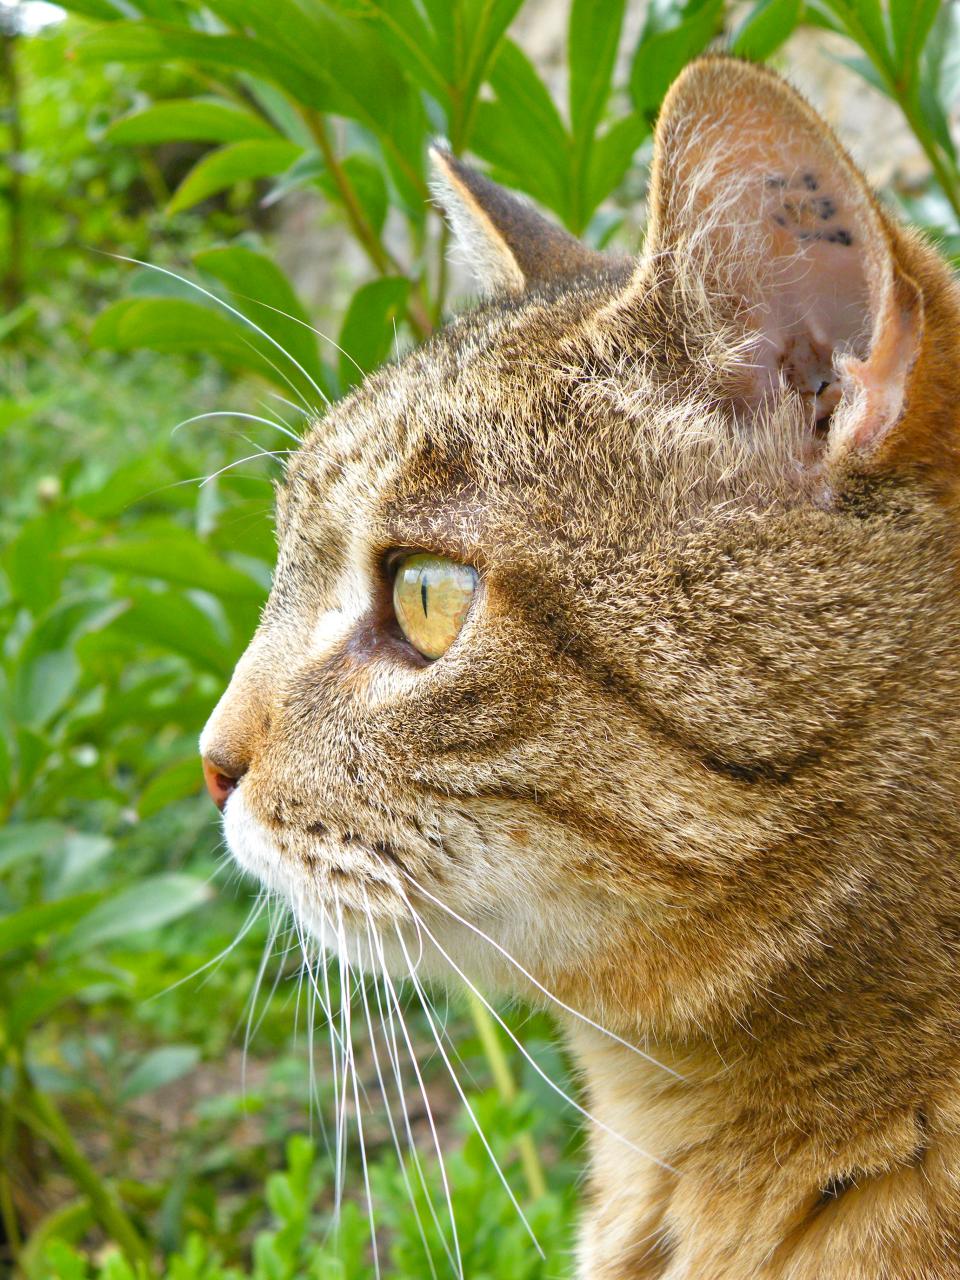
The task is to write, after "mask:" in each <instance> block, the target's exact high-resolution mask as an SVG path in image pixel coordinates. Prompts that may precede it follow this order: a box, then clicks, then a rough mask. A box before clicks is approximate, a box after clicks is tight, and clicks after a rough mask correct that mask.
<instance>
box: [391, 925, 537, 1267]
mask: <svg viewBox="0 0 960 1280" xmlns="http://www.w3.org/2000/svg"><path fill="white" fill-rule="evenodd" d="M414 919H415V920H416V918H414ZM395 929H396V933H397V940H398V942H399V943H400V947H401V949H402V950H403V955H404V959H405V960H406V961H407V965H408V967H409V968H410V981H411V982H412V983H413V985H414V988H415V990H416V992H417V995H418V996H419V997H420V1004H421V1005H422V1007H423V1012H424V1016H425V1017H426V1019H427V1025H428V1026H429V1027H430V1030H431V1032H432V1033H433V1038H434V1040H436V1042H437V1048H438V1049H439V1051H440V1057H441V1058H442V1059H443V1063H444V1066H445V1067H446V1068H447V1071H448V1073H449V1075H450V1079H451V1080H452V1081H453V1087H454V1088H455V1089H456V1091H457V1095H458V1097H459V1098H460V1101H461V1102H462V1103H463V1106H464V1108H465V1110H466V1112H467V1115H468V1116H469V1117H470V1123H471V1124H472V1125H473V1127H474V1129H475V1130H476V1132H477V1136H478V1137H479V1139H480V1141H481V1142H482V1143H483V1149H484V1150H485V1151H486V1153H487V1155H488V1156H489V1158H490V1161H491V1163H492V1165H493V1167H494V1169H495V1171H496V1174H497V1177H498V1178H499V1179H500V1182H501V1183H502V1184H503V1189H504V1191H506V1193H507V1195H508V1196H509V1197H510V1203H511V1204H512V1205H513V1207H514V1209H515V1210H516V1212H517V1215H518V1217H519V1218H520V1221H521V1222H522V1223H523V1225H524V1228H525V1229H526V1232H527V1235H528V1236H529V1237H530V1239H531V1240H532V1241H533V1246H534V1248H535V1249H536V1251H537V1253H539V1255H540V1257H541V1258H543V1260H544V1261H546V1256H547V1255H546V1254H545V1253H544V1252H543V1249H542V1248H541V1246H540V1241H539V1240H538V1239H537V1237H536V1235H535V1234H534V1230H533V1227H531V1225H530V1223H529V1222H528V1221H527V1215H526V1214H525V1213H524V1212H523V1210H522V1209H521V1208H520V1202H519V1200H518V1199H517V1197H516V1196H515V1195H514V1194H513V1188H512V1187H511V1186H510V1181H509V1179H508V1178H507V1175H506V1174H505V1173H504V1172H503V1170H502V1169H501V1167H500V1162H499V1160H498V1159H497V1157H496V1156H495V1155H494V1153H493V1148H492V1147H491V1146H490V1143H489V1141H488V1140H487V1135H486V1134H485V1133H484V1132H483V1126H482V1125H481V1124H480V1121H479V1120H478V1119H477V1115H476V1112H475V1111H474V1109H473V1107H472V1106H471V1105H470V1100H469V1099H468V1097H467V1095H466V1094H465V1093H464V1091H463V1087H462V1085H461V1084H460V1081H459V1080H458V1078H457V1073H456V1071H454V1069H453V1063H452V1062H451V1061H450V1059H449V1058H448V1057H447V1051H446V1050H445V1049H444V1047H443V1040H442V1038H441V1036H440V1033H439V1031H438V1030H437V1028H436V1025H435V1023H434V1021H433V1018H432V1017H431V1015H430V1010H429V1009H428V1007H427V1001H426V999H425V997H424V994H423V988H422V987H421V985H420V980H419V978H417V976H416V974H415V973H414V971H413V967H412V965H411V964H410V955H409V952H408V951H407V944H406V942H405V941H404V938H403V933H402V931H401V929H400V926H399V925H395Z"/></svg>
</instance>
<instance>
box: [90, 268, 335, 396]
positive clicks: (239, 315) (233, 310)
mask: <svg viewBox="0 0 960 1280" xmlns="http://www.w3.org/2000/svg"><path fill="white" fill-rule="evenodd" d="M109 256H110V257H112V258H117V259H118V260H119V261H120V262H130V263H132V264H133V265H134V266H138V267H145V268H146V269H147V270H149V271H159V272H160V274H161V275H164V276H168V277H169V278H170V279H171V280H179V282H180V283H181V284H185V285H186V286H187V287H188V288H190V289H195V290H196V291H197V293H201V294H203V296H204V297H205V298H209V299H210V301H211V302H215V303H216V304H217V306H220V307H223V309H224V310H225V311H229V312H230V314H231V315H232V316H235V317H236V319H237V320H239V321H240V322H241V323H242V324H245V325H248V326H249V327H250V328H251V329H253V330H254V332H255V333H259V335H260V337H261V338H265V339H266V340H267V342H269V343H270V345H271V346H272V347H275V348H276V349H277V351H279V352H280V354H281V355H282V356H285V357H286V359H287V360H289V361H290V363H291V364H292V365H293V366H294V368H295V369H297V370H299V372H300V373H302V374H303V376H304V377H305V378H306V380H307V382H309V384H310V386H311V387H313V389H314V391H316V393H317V395H318V396H319V397H320V399H321V400H323V402H324V403H325V404H329V403H330V401H329V400H328V399H327V396H326V394H325V392H324V390H323V388H322V387H321V386H318V385H317V383H316V382H315V381H314V379H313V378H311V376H310V374H309V373H307V371H306V369H304V367H303V365H302V364H300V362H299V361H298V360H295V359H294V357H293V356H292V355H291V354H290V352H289V351H286V350H285V349H284V348H283V346H282V345H281V344H280V343H279V342H278V341H277V340H276V338H274V337H273V336H272V335H271V334H269V333H267V331H266V329H261V328H260V326H259V325H258V324H257V323H256V322H255V321H253V320H251V319H250V317H249V316H248V315H244V313H243V312H242V311H240V310H239V308H237V307H231V305H230V303H229V302H225V301H224V300H223V298H221V297H218V296H217V294H215V293H213V292H212V291H211V290H210V289H205V288H204V287H203V285H200V284H197V282H196V281H195V280H190V279H188V278H187V277H186V276H181V275H179V274H178V273H177V272H176V271H170V270H169V269H168V268H167V267H160V266H158V265H157V264H156V263H155V262H141V261H140V259H139V258H128V257H127V256H126V254H122V253H113V254H110V255H109ZM278 372H279V370H278ZM294 389H296V388H294Z"/></svg>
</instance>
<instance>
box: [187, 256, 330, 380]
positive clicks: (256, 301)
mask: <svg viewBox="0 0 960 1280" xmlns="http://www.w3.org/2000/svg"><path fill="white" fill-rule="evenodd" d="M194 262H195V263H196V264H197V266H198V267H199V268H200V270H201V271H204V272H206V273H207V274H208V275H212V276H214V277H215V278H216V279H218V280H220V281H222V282H223V283H224V284H225V285H226V286H227V287H228V288H229V289H230V290H231V291H232V292H233V298H232V301H233V303H234V304H235V306H236V307H237V308H238V309H239V310H240V311H242V312H243V313H244V315H247V316H249V317H250V319H251V320H252V321H253V322H254V324H256V325H258V326H259V327H260V328H261V329H263V330H265V331H266V332H267V333H268V334H269V335H270V337H271V338H273V339H274V341H275V342H276V343H277V344H278V346H279V347H280V350H281V351H284V352H286V354H287V355H288V356H289V357H290V358H291V360H293V361H295V362H296V363H297V364H299V365H300V367H301V369H303V370H304V371H305V373H306V375H307V377H308V379H312V380H313V381H314V382H316V383H318V384H319V386H320V387H321V388H323V387H324V383H325V372H324V368H323V365H322V363H321V361H320V358H319V356H318V354H317V337H316V332H315V330H314V328H313V326H312V325H311V323H310V317H309V316H308V314H307V311H306V308H305V307H304V306H303V304H302V303H301V302H300V299H299V298H298V297H297V295H296V293H295V292H294V289H293V286H292V285H291V283H290V281H289V280H288V279H287V277H286V276H285V275H284V274H283V272H282V271H281V270H280V268H279V267H278V266H277V265H276V263H275V262H274V261H273V260H272V259H271V258H268V257H266V256H265V255H264V254H262V253H256V252H254V250H253V249H247V248H244V247H243V246H240V245H234V246H232V247H231V248H228V249H207V250H205V251H203V252H202V253H198V254H195V255H194Z"/></svg>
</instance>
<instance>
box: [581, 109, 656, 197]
mask: <svg viewBox="0 0 960 1280" xmlns="http://www.w3.org/2000/svg"><path fill="white" fill-rule="evenodd" d="M649 136H650V126H649V124H648V123H647V120H646V118H645V117H644V116H642V115H641V114H640V113H639V112H634V113H633V114H632V115H629V116H625V117H624V118H623V119H622V120H618V121H617V122H616V124H613V125H611V126H610V128H609V129H608V130H607V131H606V133H604V134H603V135H602V136H601V137H599V138H597V139H596V141H595V142H594V145H593V150H592V152H591V155H590V173H589V185H588V192H589V199H588V206H589V212H592V211H593V210H594V209H596V207H597V205H599V204H601V203H602V201H604V200H605V199H606V198H607V196H608V195H609V194H610V192H611V191H613V190H615V189H616V188H617V187H618V186H619V185H620V183H621V182H622V181H623V179H624V177H625V176H626V174H627V171H628V170H629V169H630V166H631V164H632V163H633V157H634V156H635V155H636V153H637V150H638V148H639V147H641V146H642V145H643V143H644V142H645V141H646V139H647V138H648V137H649Z"/></svg>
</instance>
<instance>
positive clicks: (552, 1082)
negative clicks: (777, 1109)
mask: <svg viewBox="0 0 960 1280" xmlns="http://www.w3.org/2000/svg"><path fill="white" fill-rule="evenodd" d="M407 907H408V909H409V911H410V914H411V916H412V917H413V919H414V921H415V923H417V925H418V927H420V928H422V929H423V931H424V933H425V934H426V935H427V937H428V938H429V939H430V941H431V942H432V943H433V945H434V946H435V947H436V949H437V951H439V953H440V955H442V956H443V958H444V959H445V960H446V962H447V964H449V965H450V967H451V969H453V971H454V973H456V974H457V975H458V977H459V978H460V979H461V981H463V982H465V983H466V984H467V986H468V987H469V988H470V990H471V991H472V992H473V993H474V995H475V996H476V997H477V999H478V1000H479V1001H480V1002H481V1003H482V1004H484V1005H486V1007H487V1009H488V1010H489V1012H490V1013H491V1015H492V1016H493V1017H494V1018H495V1019H496V1021H497V1022H498V1023H499V1024H500V1026H501V1027H502V1028H503V1029H504V1031H505V1032H506V1033H507V1035H508V1036H509V1037H510V1039H511V1040H512V1041H513V1043H514V1044H515V1045H516V1046H517V1048H518V1049H519V1050H520V1052H521V1053H522V1054H523V1056H524V1058H525V1059H526V1060H527V1062H529V1063H530V1065H531V1067H533V1069H534V1071H536V1073H537V1075H538V1076H539V1077H540V1079H541V1080H543V1082H544V1083H545V1084H547V1085H549V1087H550V1088H551V1089H552V1090H553V1092H554V1093H556V1094H557V1095H558V1096H559V1097H561V1098H562V1099H563V1100H564V1101H565V1102H566V1103H567V1104H568V1105H569V1106H571V1107H573V1109H574V1110H575V1111H578V1112H579V1113H580V1115H582V1116H583V1117H584V1119H586V1120H589V1121H590V1123H591V1124H595V1125H596V1126H597V1128H598V1129H602V1130H603V1131H604V1133H608V1134H609V1135H610V1136H611V1137H612V1138H616V1140H617V1141H618V1142H622V1143H623V1145H624V1146H625V1147H629V1148H630V1149H631V1151H636V1153H637V1154H638V1155H641V1156H643V1157H644V1159H646V1160H650V1161H651V1162H652V1163H653V1164H655V1165H658V1166H659V1168H661V1169H665V1170H666V1171H667V1172H668V1173H676V1170H675V1169H674V1168H673V1166H672V1165H669V1164H667V1162H666V1161H665V1160H661V1159H660V1157H659V1156H655V1155H653V1153H652V1152H650V1151H645V1150H644V1149H643V1147H638V1146H637V1145H636V1143H634V1142H631V1141H630V1139H629V1138H625V1137H624V1135H623V1134H622V1133H618V1132H617V1130H616V1129H613V1128H611V1127H610V1125H608V1124H604V1122H603V1121H602V1120H600V1119H598V1118H597V1117H596V1116H595V1115H593V1114H592V1113H591V1112H590V1111H588V1110H587V1109H586V1107H584V1106H581V1104H580V1103H579V1102H577V1101H576V1099H575V1098H571V1097H570V1095H569V1094H568V1093H566V1092H565V1091H564V1090H563V1089H561V1088H560V1086H559V1085H558V1084H557V1082H556V1081H555V1080H552V1079H551V1078H550V1076H548V1075H547V1073H546V1072H545V1071H544V1070H543V1068H542V1067H541V1066H540V1064H539V1063H538V1062H537V1061H536V1059H535V1058H533V1057H532V1056H531V1055H530V1053H529V1052H528V1051H527V1049H526V1048H525V1047H524V1045H523V1043H522V1042H521V1041H520V1040H518V1039H517V1037H516V1036H515V1035H514V1034H513V1032H512V1031H511V1030H510V1028H509V1027H508V1026H507V1024H506V1022H504V1020H503V1018H501V1017H500V1015H499V1013H497V1011H496V1009H494V1007H493V1005H492V1004H491V1003H490V1001H489V1000H488V999H487V998H486V996H484V995H483V993H482V992H480V991H478V990H477V987H476V986H475V984H474V983H473V982H471V980H470V979H469V978H468V977H467V975H466V974H465V973H464V971H463V970H462V969H461V968H460V966H459V965H458V964H457V962H456V961H455V960H454V959H453V958H452V956H450V955H449V954H448V952H446V951H444V949H443V947H442V946H441V945H440V943H439V942H438V941H437V939H436V938H435V937H434V935H433V934H432V933H431V932H430V929H429V928H428V927H427V925H426V924H425V923H424V920H423V918H422V917H421V916H418V915H417V913H416V911H414V909H413V907H412V906H411V905H410V902H409V901H407ZM644 1056H646V1055H644ZM656 1065H658V1066H659V1063H657V1064H656ZM674 1074H676V1073H674Z"/></svg>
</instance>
